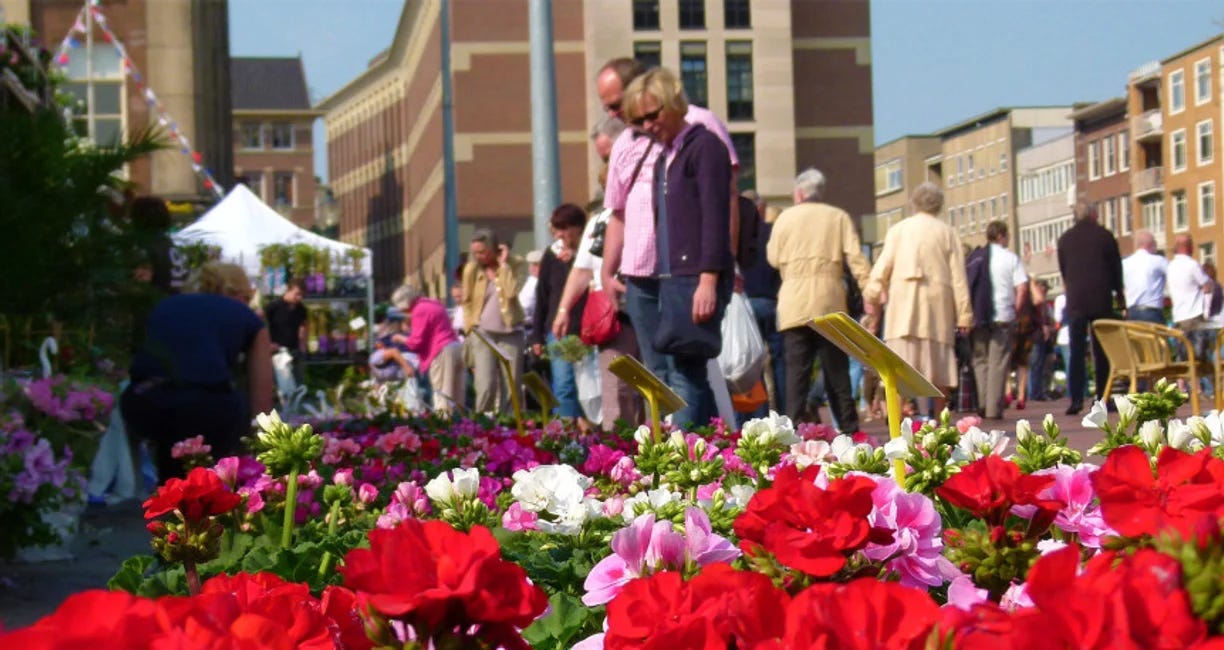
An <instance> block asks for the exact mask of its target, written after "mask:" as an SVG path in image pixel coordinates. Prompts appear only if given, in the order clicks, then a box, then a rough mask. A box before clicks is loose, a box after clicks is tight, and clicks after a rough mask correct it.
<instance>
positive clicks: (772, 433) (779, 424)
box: [740, 411, 799, 446]
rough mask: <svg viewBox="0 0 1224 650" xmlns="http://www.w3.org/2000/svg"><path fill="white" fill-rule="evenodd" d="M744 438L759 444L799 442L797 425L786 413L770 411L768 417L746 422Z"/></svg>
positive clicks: (742, 433) (743, 432)
mask: <svg viewBox="0 0 1224 650" xmlns="http://www.w3.org/2000/svg"><path fill="white" fill-rule="evenodd" d="M740 436H741V437H742V439H743V440H745V441H749V442H753V443H756V444H759V445H782V446H790V445H793V444H795V443H797V442H799V436H797V435H795V425H794V424H793V423H792V422H791V419H790V418H788V417H786V416H785V415H779V414H778V413H777V412H776V411H770V412H769V417H767V418H756V419H754V420H749V421H748V422H746V423H744V427H743V429H742V430H741V432H740Z"/></svg>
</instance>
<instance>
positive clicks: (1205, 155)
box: [1194, 120, 1215, 165]
mask: <svg viewBox="0 0 1224 650" xmlns="http://www.w3.org/2000/svg"><path fill="white" fill-rule="evenodd" d="M1212 131H1213V128H1212V126H1211V120H1204V121H1202V122H1199V123H1198V124H1197V125H1196V126H1195V133H1196V134H1197V135H1198V150H1197V151H1195V152H1194V155H1195V157H1196V160H1197V161H1198V164H1200V165H1206V164H1207V163H1210V162H1211V160H1212V159H1213V158H1215V138H1214V137H1212V136H1213V134H1212Z"/></svg>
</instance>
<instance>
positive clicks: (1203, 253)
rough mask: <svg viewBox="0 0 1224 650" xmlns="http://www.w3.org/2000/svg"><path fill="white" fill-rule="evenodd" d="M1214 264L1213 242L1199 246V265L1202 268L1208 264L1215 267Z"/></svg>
mask: <svg viewBox="0 0 1224 650" xmlns="http://www.w3.org/2000/svg"><path fill="white" fill-rule="evenodd" d="M1215 263H1216V254H1215V242H1213V241H1209V242H1206V243H1203V244H1199V264H1202V265H1204V266H1206V265H1208V264H1210V265H1212V266H1215Z"/></svg>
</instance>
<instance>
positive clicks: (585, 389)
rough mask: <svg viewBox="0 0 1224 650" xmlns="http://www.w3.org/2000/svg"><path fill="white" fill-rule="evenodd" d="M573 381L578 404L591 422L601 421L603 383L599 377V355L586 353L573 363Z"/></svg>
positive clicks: (597, 422)
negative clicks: (582, 357)
mask: <svg viewBox="0 0 1224 650" xmlns="http://www.w3.org/2000/svg"><path fill="white" fill-rule="evenodd" d="M574 381H575V382H576V383H577V384H578V404H579V405H580V406H582V412H583V413H585V414H586V418H587V419H588V420H590V421H591V423H592V424H596V425H598V424H600V423H602V422H603V383H602V382H601V381H600V379H599V357H598V356H596V355H594V354H588V355H587V356H586V358H585V359H583V360H582V361H579V362H578V363H575V364H574Z"/></svg>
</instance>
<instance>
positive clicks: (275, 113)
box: [230, 57, 322, 228]
mask: <svg viewBox="0 0 1224 650" xmlns="http://www.w3.org/2000/svg"><path fill="white" fill-rule="evenodd" d="M230 70H231V73H230V79H231V87H232V95H231V96H232V104H233V111H234V176H235V178H237V179H238V181H239V182H242V183H246V185H247V187H249V188H251V191H252V192H254V193H255V195H256V196H258V197H260V198H261V199H263V200H264V203H267V204H268V205H270V206H272V207H273V208H275V209H276V210H277V211H278V212H280V213H281V214H282V215H284V216H285V217H286V218H288V219H290V220H292V221H293V222H294V223H296V224H297V225H299V226H303V227H306V228H310V227H312V226H314V225H316V224H315V220H316V207H315V176H314V144H313V143H314V139H313V131H314V129H313V124H314V121H315V118H317V117H319V116H320V115H321V114H322V113H320V112H319V111H318V110H315V109H314V108H313V107H312V106H311V104H310V95H309V92H308V91H307V86H306V73H305V71H304V70H303V69H302V60H301V58H300V57H293V58H248V57H241V58H239V57H235V58H234V59H233V60H232V62H231V66H230Z"/></svg>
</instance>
